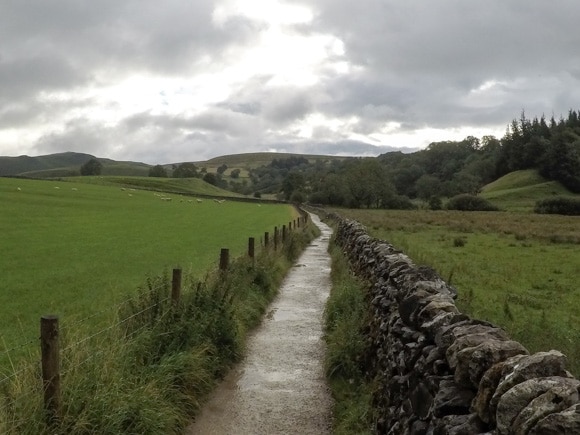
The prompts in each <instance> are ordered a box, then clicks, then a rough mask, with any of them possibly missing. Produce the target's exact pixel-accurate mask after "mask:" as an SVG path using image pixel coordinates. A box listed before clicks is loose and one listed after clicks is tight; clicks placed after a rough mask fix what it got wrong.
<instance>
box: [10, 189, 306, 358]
mask: <svg viewBox="0 0 580 435" xmlns="http://www.w3.org/2000/svg"><path fill="white" fill-rule="evenodd" d="M161 196H165V197H171V198H172V199H171V201H168V200H162V199H161ZM0 204H1V208H0V231H1V234H2V243H1V244H0V270H1V271H2V276H1V278H0V335H1V340H0V353H1V352H2V351H3V350H5V349H11V348H14V347H17V346H18V345H19V344H20V343H26V342H28V341H30V340H34V339H36V337H38V327H39V326H38V325H39V318H40V316H41V315H44V314H57V315H60V316H61V318H62V319H63V324H65V325H66V322H69V323H70V322H73V321H79V320H82V319H85V318H87V317H88V316H90V315H93V314H94V313H95V312H99V311H102V310H104V311H106V310H107V309H109V308H111V307H113V308H114V307H115V305H116V304H119V303H120V302H121V301H122V300H123V299H124V298H127V297H128V295H131V294H134V293H135V292H136V290H137V288H138V287H139V286H140V285H144V284H145V282H146V279H147V277H148V276H156V275H159V274H160V273H162V272H163V270H169V269H170V268H172V267H177V266H179V267H181V268H182V269H183V270H184V273H191V274H192V275H193V276H198V277H201V276H202V275H203V274H204V273H205V271H207V270H208V269H209V268H212V267H216V266H217V262H218V258H219V251H220V248H223V247H227V248H229V249H230V256H231V257H236V256H239V255H241V254H243V253H244V252H246V249H247V243H248V237H255V238H256V243H257V244H259V241H260V239H261V237H263V234H264V232H265V231H270V232H272V231H273V228H274V226H281V225H283V224H288V222H289V221H291V220H293V219H294V218H295V217H296V211H295V210H294V209H293V208H292V207H291V206H286V205H272V204H261V205H259V206H258V205H257V204H255V203H236V202H233V201H232V202H230V201H225V202H222V203H217V202H215V201H213V200H211V199H204V200H202V201H201V200H200V202H198V201H197V200H196V199H195V198H194V197H191V196H183V197H182V196H180V195H175V194H173V195H165V194H161V193H160V192H151V191H145V190H133V189H131V188H124V187H123V188H121V187H112V186H103V185H98V184H85V183H80V182H65V181H38V180H24V179H10V178H0ZM110 314H111V315H114V314H115V313H114V310H112V312H111V313H110ZM105 317H106V316H105ZM95 321H97V320H95ZM91 322H92V320H91ZM3 363H4V362H3V361H0V365H2V364H3Z"/></svg>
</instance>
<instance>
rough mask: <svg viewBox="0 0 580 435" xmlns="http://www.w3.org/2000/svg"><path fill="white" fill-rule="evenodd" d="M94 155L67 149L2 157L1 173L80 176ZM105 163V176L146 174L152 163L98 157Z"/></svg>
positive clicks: (34, 175) (53, 176) (29, 175)
mask: <svg viewBox="0 0 580 435" xmlns="http://www.w3.org/2000/svg"><path fill="white" fill-rule="evenodd" d="M93 158H97V157H95V156H93V155H91V154H84V153H75V152H66V153H57V154H48V155H44V156H36V157H30V156H18V157H0V176H21V177H30V178H56V177H70V176H75V175H79V171H80V167H81V166H82V165H83V164H85V163H86V162H88V161H89V160H90V159H93ZM97 159H98V160H99V161H100V162H101V163H102V164H103V175H126V176H130V175H134V176H140V175H141V176H146V175H147V174H148V171H149V168H150V165H147V164H145V163H139V162H119V161H115V160H111V159H103V158H97Z"/></svg>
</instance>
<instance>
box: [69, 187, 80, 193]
mask: <svg viewBox="0 0 580 435" xmlns="http://www.w3.org/2000/svg"><path fill="white" fill-rule="evenodd" d="M71 190H74V191H75V192H76V191H77V190H79V189H77V188H76V187H72V188H71Z"/></svg>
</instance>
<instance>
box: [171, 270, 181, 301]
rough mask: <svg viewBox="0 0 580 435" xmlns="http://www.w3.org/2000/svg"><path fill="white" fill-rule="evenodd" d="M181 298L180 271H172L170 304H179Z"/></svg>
mask: <svg viewBox="0 0 580 435" xmlns="http://www.w3.org/2000/svg"><path fill="white" fill-rule="evenodd" d="M180 297H181V269H173V279H172V281H171V302H172V303H173V304H174V305H177V304H178V303H179V299H180Z"/></svg>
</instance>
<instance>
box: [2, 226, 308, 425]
mask: <svg viewBox="0 0 580 435" xmlns="http://www.w3.org/2000/svg"><path fill="white" fill-rule="evenodd" d="M315 233H316V230H315V229H313V228H312V227H311V226H309V227H308V228H307V229H305V230H303V231H295V232H291V233H290V234H289V239H288V241H287V243H286V244H285V245H284V246H283V247H282V248H281V249H279V250H278V251H273V250H271V249H269V250H263V251H262V252H261V253H260V254H258V255H257V256H256V258H255V259H254V260H251V259H250V258H248V257H241V258H239V259H237V260H235V261H233V262H232V264H231V266H230V267H229V269H228V270H227V271H225V272H224V271H212V272H210V273H208V274H207V276H206V277H205V278H204V279H203V280H199V279H197V278H196V277H195V276H194V275H192V274H189V275H186V276H185V279H184V282H183V290H182V297H181V298H180V300H179V302H178V303H177V304H175V303H173V302H172V300H171V297H170V292H171V280H170V277H169V274H168V273H163V274H162V275H160V276H157V277H154V278H150V279H148V280H147V282H146V283H145V284H144V285H143V286H142V287H141V288H140V289H139V291H138V292H137V293H136V294H133V295H131V296H130V297H129V298H127V299H126V300H125V301H124V303H122V304H121V305H120V306H119V311H118V314H117V318H116V320H115V321H114V323H113V324H112V325H111V326H110V327H108V328H105V329H103V330H102V331H100V332H99V333H96V334H92V335H91V336H89V338H87V331H83V330H79V331H76V332H75V331H69V332H68V333H67V334H64V336H63V338H62V347H63V351H62V363H61V366H62V371H61V380H62V409H61V413H60V416H59V419H58V421H57V422H56V423H55V424H54V425H53V426H48V425H47V423H46V419H45V415H44V411H43V404H42V391H41V389H42V388H41V381H40V379H39V372H38V366H37V365H36V364H33V363H32V364H31V363H28V364H26V365H25V370H21V369H20V368H19V367H16V368H15V374H16V376H14V377H12V378H11V379H10V382H4V383H2V384H0V385H1V386H2V396H1V398H2V400H1V402H0V432H1V433H14V434H17V433H18V434H19V433H23V434H29V433H30V434H32V433H34V434H43V433H73V434H95V433H99V434H120V433H123V434H125V433H132V434H171V433H181V432H182V431H183V429H184V427H185V426H186V425H187V423H188V422H189V421H190V420H191V418H192V416H193V415H194V414H195V413H196V412H197V411H198V410H199V408H200V406H201V405H202V403H203V401H204V398H205V397H206V396H207V394H208V392H209V391H211V389H212V388H213V387H214V385H215V384H216V382H217V381H218V380H219V379H220V378H221V377H222V376H223V375H224V374H225V372H226V371H227V370H228V368H229V367H230V366H231V365H232V364H233V363H234V362H236V361H238V360H239V359H240V358H242V357H243V354H244V344H245V339H246V336H247V333H248V331H249V330H251V329H252V328H253V327H254V326H256V325H257V324H258V323H259V322H260V320H261V318H262V315H263V313H264V311H265V310H266V307H267V305H268V303H269V302H270V301H271V300H272V298H273V297H274V296H275V295H276V293H277V289H278V287H279V285H280V283H281V281H282V279H283V277H284V275H285V273H286V271H287V270H288V269H289V268H290V267H291V265H292V262H293V260H294V259H295V256H296V255H297V254H298V253H299V252H300V251H301V250H302V249H303V248H304V247H305V246H306V244H307V243H308V241H309V240H311V239H312V238H313V237H314V235H315Z"/></svg>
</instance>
